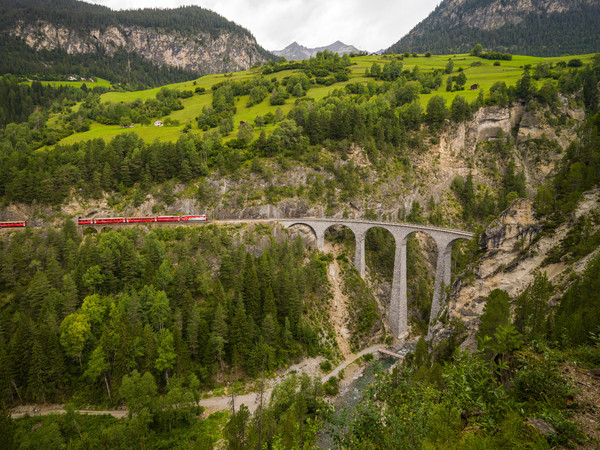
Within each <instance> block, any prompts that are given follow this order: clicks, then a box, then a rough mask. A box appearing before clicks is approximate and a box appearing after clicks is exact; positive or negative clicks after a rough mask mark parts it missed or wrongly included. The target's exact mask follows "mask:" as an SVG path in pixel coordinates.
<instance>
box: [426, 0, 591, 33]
mask: <svg viewBox="0 0 600 450" xmlns="http://www.w3.org/2000/svg"><path fill="white" fill-rule="evenodd" d="M588 5H589V6H593V5H598V2H597V1H596V0H509V1H506V0H487V1H485V0H484V1H471V0H447V1H445V2H442V5H440V13H439V15H437V16H436V20H437V21H449V22H450V23H464V24H467V25H469V26H470V27H472V28H478V29H480V30H487V31H490V30H496V29H498V28H501V27H503V26H504V25H518V24H521V23H523V21H524V16H526V15H528V14H537V15H543V14H564V13H566V12H569V11H573V10H576V9H579V8H580V7H581V6H588ZM465 13H468V14H465ZM416 33H417V34H423V33H424V31H423V30H418V31H417V32H416Z"/></svg>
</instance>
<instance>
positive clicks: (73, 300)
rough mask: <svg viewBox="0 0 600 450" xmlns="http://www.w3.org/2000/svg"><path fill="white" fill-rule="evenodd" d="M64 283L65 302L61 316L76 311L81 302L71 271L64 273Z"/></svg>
mask: <svg viewBox="0 0 600 450" xmlns="http://www.w3.org/2000/svg"><path fill="white" fill-rule="evenodd" d="M62 285H63V287H62V293H63V302H64V303H63V310H62V316H61V317H63V318H64V317H66V316H68V315H69V314H73V313H74V312H75V310H76V309H77V306H78V303H79V299H78V295H77V285H76V284H75V282H74V281H73V277H72V276H71V274H70V273H67V274H65V275H63V279H62Z"/></svg>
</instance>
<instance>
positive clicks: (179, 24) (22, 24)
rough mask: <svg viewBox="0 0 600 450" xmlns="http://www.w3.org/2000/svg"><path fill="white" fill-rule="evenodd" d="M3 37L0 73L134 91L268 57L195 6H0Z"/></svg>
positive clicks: (244, 33) (39, 0)
mask: <svg viewBox="0 0 600 450" xmlns="http://www.w3.org/2000/svg"><path fill="white" fill-rule="evenodd" d="M0 33H1V36H2V39H1V40H0V56H1V61H2V63H1V64H0V70H1V71H2V73H12V74H14V75H25V76H29V77H35V76H41V77H42V78H44V79H66V77H68V76H71V75H79V76H81V77H85V78H88V77H92V76H93V77H101V78H105V79H108V80H110V81H111V82H113V83H115V84H116V83H121V84H123V85H129V86H130V87H134V88H136V89H140V88H143V87H147V86H159V85H164V84H167V83H173V82H177V81H183V80H189V79H193V78H195V77H197V76H199V75H203V74H206V73H213V72H224V71H230V70H240V69H245V68H248V67H250V66H251V65H253V64H255V63H257V62H262V61H265V60H268V59H270V58H272V57H273V56H272V55H270V54H269V53H268V52H267V51H265V50H264V49H262V48H261V47H260V46H258V44H257V43H256V41H255V40H254V37H253V36H252V35H251V34H250V32H249V31H248V30H246V29H244V28H242V27H240V26H239V25H236V24H235V23H233V22H230V21H228V20H227V19H225V18H223V17H221V16H219V15H218V14H216V13H214V12H212V11H209V10H206V9H203V8H199V7H195V6H194V7H181V8H177V9H169V10H164V9H160V10H157V9H140V10H124V11H112V10H110V9H108V8H106V7H103V6H99V5H92V4H89V3H85V2H81V1H76V0H62V1H60V2H50V1H44V0H26V1H14V0H13V1H8V2H3V3H2V5H0ZM231 46H235V48H230V47H231Z"/></svg>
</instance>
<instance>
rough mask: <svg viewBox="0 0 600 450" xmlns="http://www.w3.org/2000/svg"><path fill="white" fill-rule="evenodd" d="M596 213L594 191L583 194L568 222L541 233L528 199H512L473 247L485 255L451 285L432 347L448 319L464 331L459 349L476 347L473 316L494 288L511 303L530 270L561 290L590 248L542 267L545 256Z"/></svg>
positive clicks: (597, 193)
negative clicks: (578, 256) (477, 246)
mask: <svg viewBox="0 0 600 450" xmlns="http://www.w3.org/2000/svg"><path fill="white" fill-rule="evenodd" d="M598 210H600V190H594V191H590V192H587V193H586V194H585V195H584V196H583V199H582V201H581V202H580V204H579V207H578V208H577V210H576V211H575V213H574V215H573V218H572V220H571V222H569V223H565V224H563V225H561V226H560V227H558V228H556V229H555V230H553V232H552V233H541V231H542V228H543V227H542V225H541V223H540V222H539V220H538V219H537V217H536V215H535V212H534V210H533V205H532V203H531V201H530V200H524V199H520V200H516V201H514V202H513V203H512V204H511V205H510V207H509V208H508V209H507V210H506V211H504V212H503V213H502V214H501V215H500V216H499V217H498V219H497V220H495V221H494V222H492V223H491V224H490V225H489V226H488V228H487V229H486V230H485V231H484V232H483V233H482V235H481V238H480V241H479V244H480V246H481V248H482V249H483V250H484V251H485V253H484V254H483V256H482V257H481V258H480V259H479V260H478V261H477V262H474V263H473V264H472V265H471V266H470V267H469V268H468V269H467V271H466V273H465V274H463V275H462V276H461V277H459V278H458V279H457V280H456V281H455V282H454V284H453V285H452V289H451V292H450V295H449V301H448V303H447V305H446V306H445V307H444V308H443V309H442V312H441V314H440V315H439V318H440V319H439V320H438V321H437V322H436V323H435V324H434V325H433V326H432V330H431V335H432V340H433V342H434V344H435V343H437V342H440V341H441V340H443V339H444V338H445V337H447V336H449V335H450V334H451V333H452V329H453V325H452V324H451V322H452V321H453V320H458V321H460V322H462V323H463V324H464V325H465V326H466V340H465V341H464V343H463V348H470V349H474V348H476V340H475V333H476V331H477V329H478V326H479V316H480V315H481V314H482V313H483V309H484V307H485V303H486V301H487V297H488V296H489V294H490V293H491V292H492V291H493V290H494V289H502V290H504V291H506V292H507V293H508V295H509V296H510V297H511V298H513V299H514V298H516V297H517V296H518V295H519V294H521V293H522V292H523V291H524V290H525V289H527V288H528V287H529V286H530V285H531V283H532V282H533V279H534V276H535V273H536V271H538V270H542V271H544V272H545V273H546V276H547V277H548V279H549V281H550V282H551V283H553V284H554V285H556V286H561V287H562V288H565V286H568V283H569V274H570V273H575V274H578V273H581V272H582V271H583V270H585V267H586V266H587V263H588V262H589V260H590V259H591V257H592V256H593V255H594V254H596V253H597V252H598V251H600V249H595V250H594V251H592V253H590V254H589V255H587V256H586V257H584V258H582V259H581V260H576V261H569V262H568V263H565V262H561V263H557V264H546V263H545V260H546V257H547V256H548V255H549V254H550V251H551V250H552V249H553V248H555V247H556V246H557V245H559V244H560V243H561V242H562V241H563V239H565V237H567V234H568V233H569V230H571V229H572V228H573V226H574V225H575V223H576V221H577V220H578V219H579V218H581V217H582V216H585V215H593V214H595V212H596V211H598Z"/></svg>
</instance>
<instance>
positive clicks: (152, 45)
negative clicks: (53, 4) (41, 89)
mask: <svg viewBox="0 0 600 450" xmlns="http://www.w3.org/2000/svg"><path fill="white" fill-rule="evenodd" d="M8 33H9V34H10V35H11V36H13V37H17V38H21V39H23V40H24V41H25V42H26V43H27V45H29V46H30V47H32V48H34V49H36V50H42V49H44V50H55V49H60V50H63V51H65V52H67V53H69V54H80V53H93V52H105V53H107V54H108V55H111V56H112V55H113V54H114V53H115V52H116V51H117V50H119V49H122V50H125V51H127V52H133V53H137V54H138V55H140V56H142V57H143V58H145V59H147V60H148V61H151V62H152V63H154V64H155V65H158V66H162V65H167V66H172V67H177V68H181V69H185V70H193V71H197V72H200V73H218V72H232V71H237V70H245V69H248V68H249V67H251V66H252V65H254V64H255V63H257V62H259V61H265V60H266V59H265V56H264V54H261V52H260V51H259V48H258V44H257V43H256V41H255V40H254V38H252V37H250V36H247V35H244V34H240V33H234V32H232V31H227V30H223V31H221V32H219V33H218V34H217V35H214V33H213V34H211V33H207V32H203V31H202V30H198V31H197V32H195V33H193V34H183V33H180V32H177V31H170V32H166V31H161V30H158V29H153V28H143V27H138V26H124V25H122V26H111V27H107V28H105V29H103V30H89V32H78V31H74V30H71V29H69V28H66V27H64V26H60V25H55V24H52V23H49V22H46V21H43V20H39V21H37V22H25V21H19V22H17V23H16V24H15V26H14V27H13V28H11V29H10V30H9V31H8Z"/></svg>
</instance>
